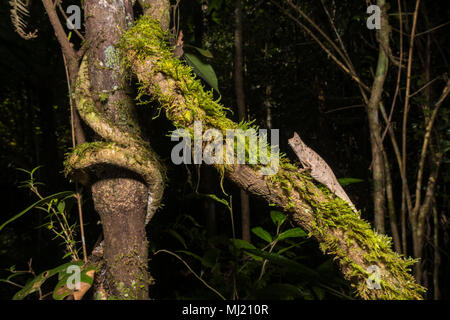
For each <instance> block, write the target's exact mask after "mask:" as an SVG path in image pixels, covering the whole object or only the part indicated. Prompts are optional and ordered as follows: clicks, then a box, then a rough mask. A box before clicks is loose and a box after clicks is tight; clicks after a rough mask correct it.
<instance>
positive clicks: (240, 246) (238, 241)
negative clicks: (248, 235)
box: [233, 239, 262, 261]
mask: <svg viewBox="0 0 450 320" xmlns="http://www.w3.org/2000/svg"><path fill="white" fill-rule="evenodd" d="M233 242H234V245H235V246H236V248H238V249H241V250H245V251H246V252H248V250H247V249H249V250H256V251H260V250H259V249H257V248H256V247H255V246H254V245H252V244H251V243H249V242H247V241H245V240H242V239H233ZM248 255H249V256H250V257H251V258H253V259H254V260H256V261H262V258H261V257H259V256H258V255H254V254H251V253H248Z"/></svg>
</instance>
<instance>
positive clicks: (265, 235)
mask: <svg viewBox="0 0 450 320" xmlns="http://www.w3.org/2000/svg"><path fill="white" fill-rule="evenodd" d="M252 232H253V233H254V234H256V235H257V236H258V237H260V238H261V239H263V240H265V241H267V242H269V243H270V242H272V241H273V240H272V236H271V235H270V233H269V232H267V231H266V230H264V229H263V228H261V227H255V228H252Z"/></svg>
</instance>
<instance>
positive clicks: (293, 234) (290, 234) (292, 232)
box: [277, 228, 306, 240]
mask: <svg viewBox="0 0 450 320" xmlns="http://www.w3.org/2000/svg"><path fill="white" fill-rule="evenodd" d="M304 236H306V232H305V231H304V230H303V229H301V228H292V229H288V230H286V231H284V232H282V233H280V235H279V236H278V238H277V240H283V239H287V238H298V237H304Z"/></svg>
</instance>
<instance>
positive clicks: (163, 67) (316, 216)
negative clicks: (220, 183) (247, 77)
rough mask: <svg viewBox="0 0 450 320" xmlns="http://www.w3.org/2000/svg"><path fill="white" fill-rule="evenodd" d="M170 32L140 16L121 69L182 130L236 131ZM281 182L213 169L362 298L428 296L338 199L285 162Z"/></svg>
mask: <svg viewBox="0 0 450 320" xmlns="http://www.w3.org/2000/svg"><path fill="white" fill-rule="evenodd" d="M166 36H167V35H166V33H165V32H163V31H162V29H161V26H160V25H159V23H158V21H156V20H154V19H152V18H150V17H143V18H141V19H140V21H138V22H137V23H136V25H135V26H134V27H133V28H131V29H130V30H129V31H128V32H127V33H125V34H124V36H123V37H122V39H121V41H120V44H119V45H120V48H121V52H122V56H123V61H124V65H125V66H126V67H128V68H130V69H131V70H132V72H133V73H134V74H135V75H136V76H137V78H138V80H139V82H140V92H141V94H149V95H151V96H152V97H154V98H155V99H157V100H158V101H159V102H160V105H161V107H162V108H164V110H165V111H166V115H167V118H168V119H169V120H171V121H172V122H173V124H174V125H175V126H176V127H177V128H188V129H189V130H192V128H193V123H194V120H200V121H202V122H203V125H204V126H205V127H204V130H206V129H208V128H215V129H218V130H220V131H222V132H224V133H225V132H226V130H227V129H236V128H239V125H238V124H236V123H234V122H233V121H231V120H229V119H228V118H227V117H226V110H225V108H224V107H223V106H221V105H220V104H219V103H218V102H217V101H214V100H213V97H212V92H208V91H205V90H204V89H203V86H202V85H201V83H200V81H199V80H196V79H195V77H194V76H193V74H192V72H191V69H190V68H189V67H188V66H186V65H184V64H183V63H182V62H180V61H179V60H177V59H174V58H173V57H172V52H171V50H170V47H169V45H168V44H167V43H166ZM280 164H281V167H280V168H279V171H278V173H277V174H276V175H273V176H264V175H263V174H262V173H261V172H260V171H259V169H260V167H259V166H258V165H238V164H234V165H215V167H216V168H217V169H218V170H219V172H221V173H222V174H224V175H226V176H227V177H228V178H229V179H230V180H231V181H233V182H235V183H236V184H237V185H238V186H240V187H241V188H243V189H245V190H247V191H248V192H249V193H252V194H254V195H256V196H259V197H262V198H263V199H265V200H266V201H267V202H268V203H270V204H275V205H276V206H278V207H280V208H282V209H283V210H285V211H286V212H287V213H289V214H290V217H291V219H292V220H293V221H294V222H295V223H296V224H298V225H299V226H301V227H302V228H304V229H305V230H306V231H307V232H309V234H310V236H312V237H314V238H315V239H316V240H317V241H318V242H319V245H320V248H321V249H322V251H323V252H325V253H327V254H330V255H333V256H334V257H335V259H336V261H337V262H338V264H339V266H340V269H341V271H342V273H343V274H344V277H345V278H346V279H348V280H349V281H350V282H351V283H352V284H353V286H354V287H355V288H356V290H357V294H359V295H360V296H361V297H362V298H364V299H421V295H420V293H421V292H423V291H424V288H422V287H421V286H420V285H418V284H417V283H415V281H414V278H413V277H412V276H411V275H410V274H409V271H410V270H409V269H410V267H411V265H412V264H413V263H414V261H412V260H410V259H403V258H402V257H401V256H400V255H398V254H397V253H394V252H393V251H392V250H391V240H390V238H388V237H386V236H383V235H380V234H377V233H376V232H374V231H373V230H372V227H371V226H370V224H369V223H368V222H366V221H364V220H362V219H361V218H360V216H359V213H355V212H353V211H352V209H351V208H350V207H349V206H348V205H347V204H346V203H345V202H344V201H343V200H341V199H339V198H336V197H335V196H333V195H332V194H331V193H330V192H329V190H327V189H324V188H320V187H318V186H317V185H316V184H315V183H314V181H313V180H312V179H311V178H310V177H308V176H306V175H303V174H301V173H299V168H297V167H296V166H294V165H292V164H290V163H289V161H288V160H287V159H281V163H280ZM371 265H376V266H378V267H379V268H380V285H381V287H380V289H379V290H377V289H369V287H368V285H367V280H368V276H369V273H368V271H367V269H368V267H369V266H371Z"/></svg>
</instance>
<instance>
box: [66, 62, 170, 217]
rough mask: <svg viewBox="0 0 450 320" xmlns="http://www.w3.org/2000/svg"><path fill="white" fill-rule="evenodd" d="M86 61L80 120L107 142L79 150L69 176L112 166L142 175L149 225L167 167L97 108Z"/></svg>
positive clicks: (78, 93) (69, 163)
mask: <svg viewBox="0 0 450 320" xmlns="http://www.w3.org/2000/svg"><path fill="white" fill-rule="evenodd" d="M89 89H90V81H89V77H88V68H87V59H86V57H85V58H84V59H83V61H82V63H81V66H80V70H79V72H78V78H77V81H76V85H75V90H74V100H75V102H76V107H77V109H78V112H79V114H80V116H81V118H82V119H83V120H84V121H85V122H86V123H87V124H88V125H89V126H90V127H91V128H92V129H93V130H94V131H95V132H96V133H97V134H98V135H100V136H101V137H102V138H103V139H104V140H105V141H97V142H91V143H83V144H80V145H78V146H76V147H75V148H74V149H73V152H72V153H71V154H69V156H68V157H67V159H66V161H65V164H64V165H65V173H66V175H68V174H72V175H75V174H77V173H78V172H85V171H87V170H89V169H95V166H96V165H102V164H103V165H104V164H109V165H113V166H118V167H122V168H125V169H128V170H130V171H133V172H135V173H137V174H139V175H140V176H141V177H142V178H143V179H144V181H145V183H146V184H147V186H148V188H149V201H148V207H147V217H146V221H145V223H146V224H147V223H148V222H149V221H150V219H151V218H152V216H153V214H154V213H155V211H156V210H157V209H158V208H159V206H160V204H161V199H162V196H163V191H164V182H165V173H164V167H163V166H162V164H161V163H160V161H159V159H158V158H157V156H156V153H155V152H154V151H153V150H152V149H151V148H150V145H149V144H148V143H147V142H145V141H144V140H143V139H142V138H140V137H139V136H137V135H135V134H133V133H131V132H127V131H124V130H123V129H121V128H118V127H117V126H115V125H114V123H113V122H112V121H110V120H109V119H107V118H105V116H104V115H103V114H101V113H100V112H99V111H98V110H97V108H96V107H95V105H94V101H93V99H92V97H91V95H90V92H89Z"/></svg>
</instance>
